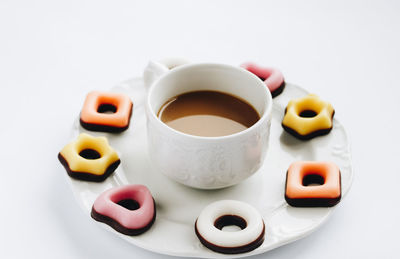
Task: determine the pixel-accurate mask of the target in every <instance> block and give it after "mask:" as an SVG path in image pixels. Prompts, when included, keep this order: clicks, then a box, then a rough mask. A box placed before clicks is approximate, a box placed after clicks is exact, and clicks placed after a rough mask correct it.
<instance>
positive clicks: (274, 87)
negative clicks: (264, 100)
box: [240, 62, 285, 98]
mask: <svg viewBox="0 0 400 259" xmlns="http://www.w3.org/2000/svg"><path fill="white" fill-rule="evenodd" d="M240 66H241V67H242V68H244V69H246V70H247V71H249V72H251V73H253V74H255V75H256V76H257V77H259V78H260V79H261V80H263V81H264V83H265V84H266V86H267V87H268V89H269V90H270V92H271V95H272V98H274V97H276V96H278V95H280V94H281V93H282V92H283V89H284V88H285V80H284V78H283V74H282V72H281V71H279V70H278V69H276V68H271V67H260V66H258V65H256V64H254V63H250V62H249V63H244V64H242V65H240Z"/></svg>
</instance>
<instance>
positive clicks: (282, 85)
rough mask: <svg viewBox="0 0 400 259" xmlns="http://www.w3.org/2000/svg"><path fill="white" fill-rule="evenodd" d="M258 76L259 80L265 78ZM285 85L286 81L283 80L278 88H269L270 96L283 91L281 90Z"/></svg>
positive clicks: (273, 96) (275, 95)
mask: <svg viewBox="0 0 400 259" xmlns="http://www.w3.org/2000/svg"><path fill="white" fill-rule="evenodd" d="M258 78H260V79H261V81H263V82H265V80H266V79H265V78H263V77H260V76H259V77H258ZM285 86H286V82H285V81H283V82H282V84H281V85H280V86H279V87H278V88H276V89H275V90H274V91H271V90H270V92H271V95H272V98H275V97H277V96H278V95H280V94H281V93H282V92H283V90H284V89H285Z"/></svg>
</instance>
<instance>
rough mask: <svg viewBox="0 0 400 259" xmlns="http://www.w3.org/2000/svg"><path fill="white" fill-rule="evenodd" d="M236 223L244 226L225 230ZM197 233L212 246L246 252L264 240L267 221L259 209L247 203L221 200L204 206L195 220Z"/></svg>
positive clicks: (208, 245) (234, 251)
mask: <svg viewBox="0 0 400 259" xmlns="http://www.w3.org/2000/svg"><path fill="white" fill-rule="evenodd" d="M228 225H236V226H239V227H240V228H241V229H242V230H239V231H236V232H227V231H222V230H221V229H222V228H223V227H224V226H228ZM195 230H196V235H197V237H198V238H199V239H200V241H201V243H202V244H203V245H205V246H206V247H208V248H209V249H211V250H213V251H216V252H220V253H226V254H237V253H244V252H248V251H251V250H254V249H255V248H257V247H259V246H260V245H261V244H262V243H263V242H264V233H265V225H264V221H263V219H262V217H261V215H260V214H259V212H258V211H257V210H256V209H255V208H253V207H252V206H250V205H249V204H247V203H244V202H241V201H234V200H221V201H217V202H214V203H211V204H209V205H208V206H207V207H205V208H204V209H203V211H202V212H201V213H200V215H199V217H198V218H197V220H196V223H195Z"/></svg>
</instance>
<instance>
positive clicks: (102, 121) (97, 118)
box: [80, 91, 133, 132]
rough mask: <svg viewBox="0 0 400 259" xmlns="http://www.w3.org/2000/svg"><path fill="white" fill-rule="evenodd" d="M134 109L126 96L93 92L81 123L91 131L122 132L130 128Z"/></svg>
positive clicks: (82, 112) (88, 99)
mask: <svg viewBox="0 0 400 259" xmlns="http://www.w3.org/2000/svg"><path fill="white" fill-rule="evenodd" d="M132 107H133V104H132V101H131V100H130V99H129V97H128V96H127V95H125V94H118V93H106V92H98V91H93V92H90V93H89V94H88V95H87V96H86V100H85V103H84V104H83V108H82V111H81V117H80V123H81V125H82V127H84V128H85V129H87V130H91V131H103V132H122V131H124V130H126V129H127V128H128V127H129V123H130V119H131V114H132Z"/></svg>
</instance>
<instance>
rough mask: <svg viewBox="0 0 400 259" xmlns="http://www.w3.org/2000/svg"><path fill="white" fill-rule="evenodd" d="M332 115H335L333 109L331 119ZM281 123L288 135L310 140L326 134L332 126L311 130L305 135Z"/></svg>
mask: <svg viewBox="0 0 400 259" xmlns="http://www.w3.org/2000/svg"><path fill="white" fill-rule="evenodd" d="M285 114H286V109H285ZM334 115H335V111H333V113H332V117H331V119H333V116H334ZM281 125H282V127H283V129H284V130H285V131H286V132H287V133H289V134H290V135H292V136H294V137H296V138H298V139H300V140H310V139H312V138H315V137H319V136H324V135H327V134H328V133H329V132H331V130H332V127H333V126H332V127H330V128H328V129H320V130H316V131H313V132H311V133H310V134H307V135H301V134H300V133H298V132H297V131H295V130H294V129H292V128H290V127H287V126H285V125H283V123H282V124H281Z"/></svg>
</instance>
